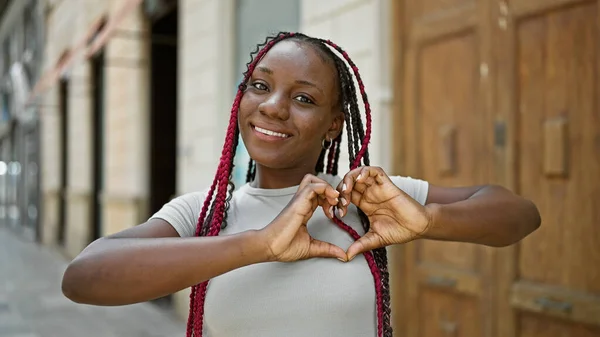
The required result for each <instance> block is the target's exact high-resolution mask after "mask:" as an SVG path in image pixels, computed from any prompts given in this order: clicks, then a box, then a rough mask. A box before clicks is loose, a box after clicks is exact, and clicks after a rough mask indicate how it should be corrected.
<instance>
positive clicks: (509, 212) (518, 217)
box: [423, 186, 541, 247]
mask: <svg viewBox="0 0 600 337" xmlns="http://www.w3.org/2000/svg"><path fill="white" fill-rule="evenodd" d="M426 208H427V209H428V211H429V212H430V214H431V220H432V221H431V225H430V226H429V228H428V230H427V231H426V232H425V233H424V235H423V238H426V239H434V240H445V241H459V242H470V243H476V244H483V245H488V246H495V247H502V246H507V245H510V244H513V243H515V242H517V241H519V240H521V239H522V238H524V237H525V236H527V235H528V234H530V233H531V232H533V231H534V230H535V229H537V228H538V227H539V225H540V222H541V219H540V215H539V212H538V210H537V208H536V206H535V205H534V204H533V203H532V202H530V201H529V200H526V199H523V198H521V197H519V196H516V195H514V194H513V193H511V192H510V191H508V190H506V189H504V188H502V187H498V186H488V187H485V188H483V189H481V190H480V191H478V192H477V193H475V194H473V196H471V197H470V198H469V199H467V200H464V201H459V202H455V203H450V204H445V205H441V204H431V205H427V206H426Z"/></svg>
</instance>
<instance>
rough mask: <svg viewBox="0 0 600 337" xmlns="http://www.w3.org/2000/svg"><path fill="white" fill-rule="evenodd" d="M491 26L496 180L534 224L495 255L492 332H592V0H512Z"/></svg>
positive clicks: (599, 108) (599, 119) (597, 230)
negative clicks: (520, 199) (502, 137)
mask: <svg viewBox="0 0 600 337" xmlns="http://www.w3.org/2000/svg"><path fill="white" fill-rule="evenodd" d="M492 12H493V17H494V18H495V21H496V23H497V24H496V25H495V26H494V33H493V34H494V36H495V38H494V40H495V41H497V44H496V45H495V50H494V53H495V55H496V56H497V66H498V76H497V80H498V82H497V83H498V85H497V99H496V100H495V101H496V102H497V105H496V106H497V114H496V119H497V123H498V125H505V129H506V130H508V133H507V134H508V136H507V137H508V138H507V139H509V142H508V143H507V144H502V143H500V144H497V145H498V146H497V147H496V155H497V158H496V164H497V165H498V172H499V174H500V176H499V179H500V180H502V181H505V182H507V183H508V184H509V185H511V186H512V187H513V188H514V189H515V190H516V191H517V192H518V193H520V194H522V195H523V196H525V197H527V198H530V199H532V200H534V201H535V202H536V204H537V205H538V207H539V209H540V212H541V214H542V227H541V228H540V229H539V230H538V231H537V232H535V233H534V234H533V235H531V236H530V237H528V238H526V239H525V240H524V241H523V242H522V243H520V244H519V245H518V246H517V247H513V248H511V249H508V250H506V251H505V252H503V256H502V257H501V259H500V261H501V264H500V265H499V267H500V269H499V271H500V273H499V276H500V285H499V288H498V292H497V295H498V299H499V301H498V303H499V306H498V322H497V327H498V330H497V331H498V334H497V335H498V337H504V336H506V337H511V336H523V337H533V336H536V337H537V336H544V337H570V336H573V337H592V336H594V337H598V336H600V83H599V81H600V1H598V0H588V1H583V0H510V1H509V2H508V3H503V2H500V3H498V4H497V6H494V8H493V9H492Z"/></svg>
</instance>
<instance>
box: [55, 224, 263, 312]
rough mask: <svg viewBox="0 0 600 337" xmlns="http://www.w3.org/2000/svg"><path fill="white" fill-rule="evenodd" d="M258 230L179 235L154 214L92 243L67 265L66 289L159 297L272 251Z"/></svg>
mask: <svg viewBox="0 0 600 337" xmlns="http://www.w3.org/2000/svg"><path fill="white" fill-rule="evenodd" d="M256 235H257V232H255V231H248V232H243V233H240V234H236V235H229V236H218V237H207V238H204V237H191V238H180V237H179V235H178V234H177V232H176V231H175V229H174V228H173V227H172V226H171V225H170V224H169V223H167V222H166V221H163V220H157V219H153V220H150V221H148V222H147V223H144V224H141V225H139V226H136V227H133V228H129V229H127V230H124V231H122V232H120V233H117V234H115V235H112V236H108V237H106V238H101V239H98V240H96V241H94V242H93V243H91V244H90V245H89V246H88V247H87V248H86V249H84V251H83V252H81V254H79V256H77V257H76V258H75V259H74V260H73V261H72V262H71V263H70V265H69V266H68V268H67V270H66V271H65V273H64V276H63V282H62V289H63V293H64V294H65V296H67V297H68V298H69V299H71V300H73V301H75V302H79V303H86V304H94V305H125V304H132V303H137V302H143V301H148V300H152V299H155V298H159V297H162V296H165V295H168V294H171V293H174V292H177V291H179V290H182V289H185V288H187V287H190V286H193V285H195V284H198V283H200V282H202V281H205V280H207V279H210V278H212V277H215V276H218V275H221V274H223V273H226V272H228V271H231V270H233V269H236V268H240V267H243V266H246V265H249V264H253V263H260V262H264V261H267V259H268V254H267V251H266V247H264V245H263V244H262V242H263V241H262V240H257V239H255V238H256Z"/></svg>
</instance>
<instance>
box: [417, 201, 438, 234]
mask: <svg viewBox="0 0 600 337" xmlns="http://www.w3.org/2000/svg"><path fill="white" fill-rule="evenodd" d="M443 207H444V206H443V205H441V204H428V205H426V206H425V213H426V214H427V226H426V227H425V230H424V231H423V232H422V233H421V234H420V235H419V237H421V238H423V239H436V238H437V237H438V236H437V235H436V232H438V229H439V227H440V223H441V221H440V219H441V218H442V211H443Z"/></svg>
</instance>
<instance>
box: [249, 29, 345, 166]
mask: <svg viewBox="0 0 600 337" xmlns="http://www.w3.org/2000/svg"><path fill="white" fill-rule="evenodd" d="M314 48H315V47H313V46H310V45H309V44H307V43H302V42H297V41H290V40H285V41H281V42H279V43H277V44H275V45H274V46H273V47H272V48H271V49H270V50H269V52H268V53H267V54H266V55H265V56H264V57H263V59H262V60H261V61H260V62H259V63H258V64H257V66H256V68H255V69H254V72H253V73H252V75H251V77H250V80H249V81H248V86H247V90H246V92H245V93H244V96H243V97H242V100H241V102H240V108H239V127H240V132H241V135H242V138H243V140H244V144H245V146H246V148H247V150H248V153H249V154H250V157H252V159H254V160H255V161H256V162H257V163H258V164H260V165H263V166H265V167H269V168H274V169H290V168H299V167H302V166H306V167H307V168H308V169H309V170H312V169H314V167H315V164H316V162H317V159H318V157H319V154H320V152H321V148H322V147H321V142H322V140H323V139H324V138H327V139H328V140H331V139H333V138H335V137H337V136H338V135H339V133H340V132H341V129H342V126H343V120H344V118H343V114H342V113H341V111H340V108H339V107H338V104H336V103H337V101H338V89H337V87H338V83H337V72H336V70H335V67H334V66H333V64H332V62H327V61H325V60H324V59H323V56H321V55H320V54H319V52H318V51H316V50H315V49H314Z"/></svg>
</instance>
